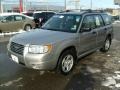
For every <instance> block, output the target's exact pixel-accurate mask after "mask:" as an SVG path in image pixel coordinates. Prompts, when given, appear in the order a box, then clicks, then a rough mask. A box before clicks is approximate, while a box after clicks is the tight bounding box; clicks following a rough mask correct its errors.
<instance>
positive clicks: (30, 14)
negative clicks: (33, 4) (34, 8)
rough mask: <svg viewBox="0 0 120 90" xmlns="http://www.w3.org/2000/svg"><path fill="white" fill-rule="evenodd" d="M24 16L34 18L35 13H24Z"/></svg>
mask: <svg viewBox="0 0 120 90" xmlns="http://www.w3.org/2000/svg"><path fill="white" fill-rule="evenodd" d="M23 14H24V15H27V16H30V17H32V16H33V13H23Z"/></svg>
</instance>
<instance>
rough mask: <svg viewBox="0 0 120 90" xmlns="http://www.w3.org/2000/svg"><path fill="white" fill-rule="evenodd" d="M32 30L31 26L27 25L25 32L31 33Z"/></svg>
mask: <svg viewBox="0 0 120 90" xmlns="http://www.w3.org/2000/svg"><path fill="white" fill-rule="evenodd" d="M31 29H32V27H31V25H25V27H24V30H25V31H30V30H31Z"/></svg>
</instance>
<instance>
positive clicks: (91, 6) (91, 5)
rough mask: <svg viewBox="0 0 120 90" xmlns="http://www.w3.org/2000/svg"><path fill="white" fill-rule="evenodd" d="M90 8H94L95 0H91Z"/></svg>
mask: <svg viewBox="0 0 120 90" xmlns="http://www.w3.org/2000/svg"><path fill="white" fill-rule="evenodd" d="M90 8H91V10H92V8H93V1H92V0H91V1H90Z"/></svg>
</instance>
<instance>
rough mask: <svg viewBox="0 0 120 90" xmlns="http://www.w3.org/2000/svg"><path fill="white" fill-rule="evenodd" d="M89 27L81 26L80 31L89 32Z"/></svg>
mask: <svg viewBox="0 0 120 90" xmlns="http://www.w3.org/2000/svg"><path fill="white" fill-rule="evenodd" d="M91 30H92V29H91V28H81V32H89V31H91Z"/></svg>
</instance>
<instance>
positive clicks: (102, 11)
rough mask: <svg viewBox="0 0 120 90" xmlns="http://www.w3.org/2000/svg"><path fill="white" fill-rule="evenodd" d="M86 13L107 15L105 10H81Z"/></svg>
mask: <svg viewBox="0 0 120 90" xmlns="http://www.w3.org/2000/svg"><path fill="white" fill-rule="evenodd" d="M81 11H83V12H85V13H105V11H104V10H91V9H87V10H81Z"/></svg>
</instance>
